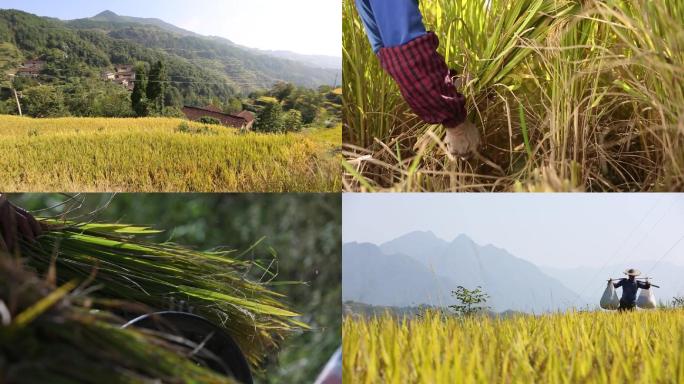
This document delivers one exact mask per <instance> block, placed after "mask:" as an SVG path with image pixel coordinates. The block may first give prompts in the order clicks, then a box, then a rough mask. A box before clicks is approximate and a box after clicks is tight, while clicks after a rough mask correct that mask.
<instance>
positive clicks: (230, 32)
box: [0, 0, 342, 56]
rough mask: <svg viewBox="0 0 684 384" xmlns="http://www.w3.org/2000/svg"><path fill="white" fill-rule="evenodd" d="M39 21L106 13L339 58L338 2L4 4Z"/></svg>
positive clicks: (69, 0)
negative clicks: (159, 20)
mask: <svg viewBox="0 0 684 384" xmlns="http://www.w3.org/2000/svg"><path fill="white" fill-rule="evenodd" d="M0 7H1V8H14V9H20V10H23V11H26V12H30V13H34V14H37V15H40V16H50V17H56V18H59V19H63V20H66V19H77V18H84V17H90V16H94V15H96V14H98V13H100V12H102V11H104V10H111V11H113V12H115V13H117V14H119V15H126V16H136V17H155V18H159V19H162V20H164V21H166V22H169V23H171V24H174V25H177V26H179V27H181V28H185V29H189V30H191V31H193V32H197V33H200V34H203V35H214V36H221V37H225V38H228V39H230V40H232V41H234V42H236V43H238V44H242V45H246V46H248V47H252V48H259V49H271V50H288V51H294V52H298V53H304V54H324V55H331V56H341V52H342V16H341V15H342V0H288V1H283V0H220V1H218V0H192V1H189V0H168V1H159V0H152V1H148V0H145V1H140V0H137V1H132V0H118V1H102V0H88V1H85V0H60V1H47V0H3V1H2V2H1V3H0Z"/></svg>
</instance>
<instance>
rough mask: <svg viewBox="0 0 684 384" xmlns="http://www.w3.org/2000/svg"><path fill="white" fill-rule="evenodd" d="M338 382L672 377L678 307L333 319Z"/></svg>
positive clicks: (682, 369) (679, 369)
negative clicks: (340, 357) (339, 335)
mask: <svg viewBox="0 0 684 384" xmlns="http://www.w3.org/2000/svg"><path fill="white" fill-rule="evenodd" d="M343 338H344V361H343V363H344V379H345V382H347V383H379V382H382V383H447V382H451V383H619V382H648V383H681V382H683V381H684V355H683V353H684V352H683V351H684V312H683V311H682V310H673V309H660V310H653V311H637V312H632V313H617V312H611V313H608V312H577V313H575V312H569V313H564V314H549V315H543V316H531V315H518V316H515V317H510V318H490V317H486V316H472V317H451V316H449V317H444V316H443V315H440V314H438V313H427V314H426V315H425V316H422V317H420V318H415V319H412V320H403V321H398V320H396V319H395V318H393V317H391V316H389V315H386V316H384V317H383V316H381V317H375V318H370V319H367V320H364V319H357V318H353V317H347V318H346V319H345V320H344V323H343Z"/></svg>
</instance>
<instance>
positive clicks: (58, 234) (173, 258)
mask: <svg viewBox="0 0 684 384" xmlns="http://www.w3.org/2000/svg"><path fill="white" fill-rule="evenodd" d="M47 223H48V224H49V225H51V226H52V228H53V229H52V230H50V231H47V232H46V233H45V234H44V235H42V236H41V237H40V238H39V239H38V241H37V242H35V243H27V242H23V243H22V247H21V248H22V249H21V254H22V257H23V258H24V259H25V260H26V263H27V265H28V266H30V267H32V268H34V269H35V270H36V271H37V272H38V273H39V274H43V275H49V271H50V270H51V268H56V271H57V277H58V281H59V282H60V283H64V282H68V281H72V280H77V281H80V282H84V281H85V282H87V281H90V280H92V284H94V285H97V286H98V287H99V289H98V290H97V291H96V292H95V295H96V296H97V297H100V298H107V299H118V300H124V301H127V302H135V303H142V304H144V305H146V306H148V307H150V308H153V309H156V310H166V309H168V308H169V307H170V306H172V305H178V304H182V305H183V306H184V307H185V308H187V310H192V311H193V312H194V313H196V314H198V315H201V316H203V317H205V318H207V319H209V320H211V321H212V322H214V323H215V324H217V325H219V326H221V327H223V328H225V329H226V330H227V332H228V333H229V334H230V335H231V336H232V337H233V338H234V339H235V340H236V342H237V343H238V344H239V346H240V348H241V350H242V351H243V353H244V354H245V355H246V356H247V357H248V360H249V361H250V362H251V363H252V364H253V365H257V364H258V363H259V361H260V359H261V358H262V357H263V355H264V353H265V352H267V351H269V350H271V349H273V348H276V347H277V346H278V344H279V343H280V342H281V341H282V340H283V338H284V337H285V336H286V335H287V334H289V333H291V332H292V331H294V330H297V329H306V328H307V326H306V325H305V324H303V323H301V322H300V321H298V320H297V317H298V316H299V315H298V314H297V313H295V312H293V311H291V310H290V309H288V308H287V307H286V306H285V304H283V302H284V301H285V298H284V297H282V295H280V294H278V293H276V292H274V291H272V290H270V289H269V288H268V287H267V285H266V284H265V283H260V282H258V281H254V280H252V279H250V278H249V277H248V272H249V269H250V268H253V267H258V263H257V262H253V261H249V260H246V259H245V258H244V257H241V255H238V254H236V252H235V251H213V252H201V251H196V250H192V249H188V248H185V247H182V246H179V245H177V244H172V243H162V244H155V243H150V242H146V241H145V240H143V239H142V236H144V235H147V234H151V233H157V232H158V231H155V230H152V229H149V228H146V227H140V226H131V225H126V224H106V223H104V224H103V223H82V224H76V223H68V222H67V223H63V222H57V221H47ZM93 276H94V277H93Z"/></svg>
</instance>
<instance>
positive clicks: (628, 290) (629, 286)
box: [613, 268, 651, 311]
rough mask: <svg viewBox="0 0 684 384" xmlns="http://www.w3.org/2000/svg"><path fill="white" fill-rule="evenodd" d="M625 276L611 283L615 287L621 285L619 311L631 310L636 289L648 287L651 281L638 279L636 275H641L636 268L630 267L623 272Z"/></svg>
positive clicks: (634, 305)
mask: <svg viewBox="0 0 684 384" xmlns="http://www.w3.org/2000/svg"><path fill="white" fill-rule="evenodd" d="M624 274H625V275H627V276H628V277H627V278H622V279H620V280H619V281H618V282H617V283H613V286H614V287H615V288H620V287H622V297H621V298H620V308H618V310H619V311H633V310H634V308H635V307H636V297H637V290H638V289H639V288H641V289H650V288H651V283H649V282H648V281H646V282H643V281H638V280H637V279H636V277H637V276H639V275H641V272H640V271H639V270H638V269H634V268H630V269H628V270H626V271H625V272H624Z"/></svg>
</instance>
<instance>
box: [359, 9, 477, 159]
mask: <svg viewBox="0 0 684 384" xmlns="http://www.w3.org/2000/svg"><path fill="white" fill-rule="evenodd" d="M356 8H357V9H358V12H359V15H360V16H361V20H362V21H363V23H364V26H365V29H366V34H367V35H368V39H369V40H370V43H371V46H372V47H373V51H374V52H375V54H376V55H377V56H378V59H379V60H380V64H381V65H382V68H383V69H384V70H385V71H386V72H387V73H389V74H390V76H392V78H394V80H395V81H396V82H397V84H398V85H399V88H400V90H401V94H402V96H403V97H404V100H406V102H407V103H408V105H409V106H410V107H411V109H412V110H413V112H415V113H416V115H418V116H419V117H420V118H421V119H422V120H423V121H425V122H426V123H429V124H442V125H444V127H445V128H446V143H447V147H448V148H449V152H451V153H452V154H453V155H454V156H460V157H467V156H469V155H470V154H472V153H473V152H475V151H477V147H478V146H479V145H480V133H479V132H478V130H477V128H476V127H475V125H473V124H472V123H470V122H468V121H467V120H466V107H465V97H463V95H461V94H460V93H458V92H457V90H456V86H455V85H454V81H453V78H452V73H451V72H450V71H449V67H448V66H447V64H446V62H445V61H444V57H442V56H441V55H440V54H439V53H438V52H437V47H438V46H439V40H438V38H437V35H435V34H434V33H433V32H427V31H426V29H425V25H424V24H423V17H422V15H421V13H420V9H419V8H418V0H356Z"/></svg>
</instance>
